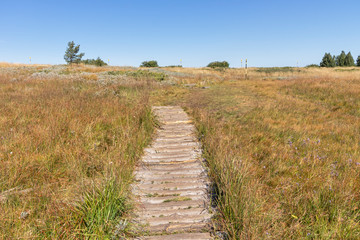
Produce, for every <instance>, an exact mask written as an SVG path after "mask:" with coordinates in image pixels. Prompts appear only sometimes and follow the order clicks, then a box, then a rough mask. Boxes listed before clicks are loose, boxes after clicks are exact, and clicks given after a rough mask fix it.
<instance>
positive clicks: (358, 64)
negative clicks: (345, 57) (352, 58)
mask: <svg viewBox="0 0 360 240" xmlns="http://www.w3.org/2000/svg"><path fill="white" fill-rule="evenodd" d="M356 66H358V67H360V56H358V58H357V59H356Z"/></svg>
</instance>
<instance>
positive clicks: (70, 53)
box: [64, 41, 85, 64]
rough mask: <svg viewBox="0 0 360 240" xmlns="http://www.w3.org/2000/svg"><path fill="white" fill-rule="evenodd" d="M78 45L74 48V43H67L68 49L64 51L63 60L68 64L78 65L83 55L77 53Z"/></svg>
mask: <svg viewBox="0 0 360 240" xmlns="http://www.w3.org/2000/svg"><path fill="white" fill-rule="evenodd" d="M79 50H80V45H77V46H75V43H74V41H71V42H68V48H67V49H66V51H65V55H64V59H65V61H66V62H67V63H68V64H72V63H80V61H81V58H82V57H83V56H84V55H85V53H79V54H78V52H79Z"/></svg>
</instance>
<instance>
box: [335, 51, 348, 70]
mask: <svg viewBox="0 0 360 240" xmlns="http://www.w3.org/2000/svg"><path fill="white" fill-rule="evenodd" d="M345 59H346V54H345V52H344V51H341V53H340V55H339V56H337V57H336V66H339V67H344V66H346V65H345Z"/></svg>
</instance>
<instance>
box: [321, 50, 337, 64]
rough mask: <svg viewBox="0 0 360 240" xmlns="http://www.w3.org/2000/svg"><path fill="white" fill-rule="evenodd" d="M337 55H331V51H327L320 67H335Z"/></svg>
mask: <svg viewBox="0 0 360 240" xmlns="http://www.w3.org/2000/svg"><path fill="white" fill-rule="evenodd" d="M335 66H336V64H335V56H331V54H330V53H325V55H324V57H323V59H322V61H321V63H320V67H335Z"/></svg>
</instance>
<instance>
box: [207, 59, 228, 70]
mask: <svg viewBox="0 0 360 240" xmlns="http://www.w3.org/2000/svg"><path fill="white" fill-rule="evenodd" d="M229 66H230V65H229V63H228V62H227V61H222V62H218V61H216V62H211V63H209V64H208V65H207V67H210V68H229Z"/></svg>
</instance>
